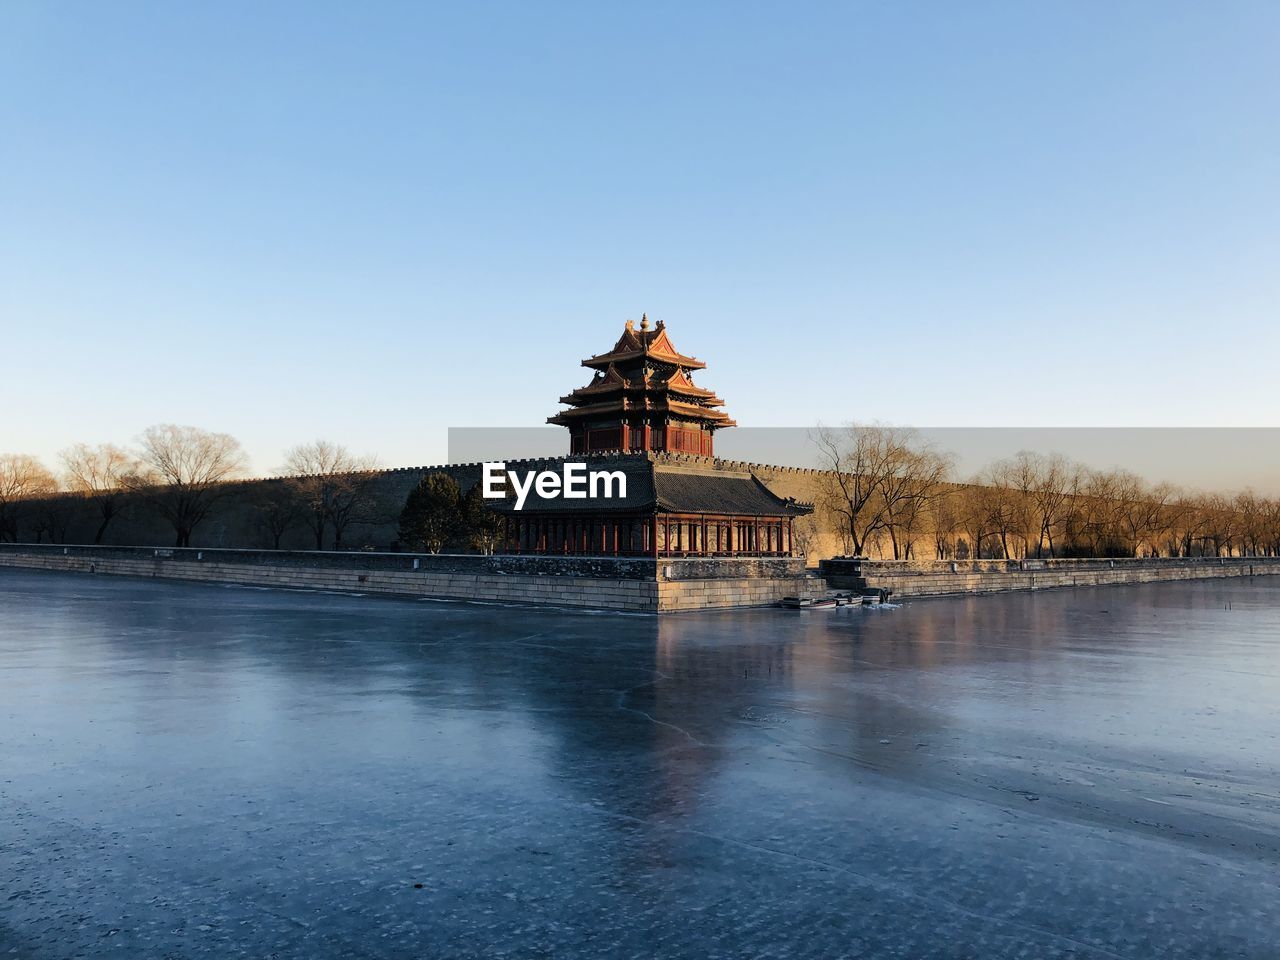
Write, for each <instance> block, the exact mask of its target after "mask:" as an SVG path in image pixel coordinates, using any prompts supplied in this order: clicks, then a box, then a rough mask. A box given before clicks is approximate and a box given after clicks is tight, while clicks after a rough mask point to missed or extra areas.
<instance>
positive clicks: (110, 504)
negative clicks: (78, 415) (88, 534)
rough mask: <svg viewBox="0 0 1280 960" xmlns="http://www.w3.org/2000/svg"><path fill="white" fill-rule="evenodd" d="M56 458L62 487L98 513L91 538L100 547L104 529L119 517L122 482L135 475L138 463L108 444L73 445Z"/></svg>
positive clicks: (121, 501) (124, 452)
mask: <svg viewBox="0 0 1280 960" xmlns="http://www.w3.org/2000/svg"><path fill="white" fill-rule="evenodd" d="M59 456H60V458H61V460H62V475H63V484H64V485H65V486H66V488H67V489H68V490H69V491H71V492H72V493H78V494H80V495H81V496H83V497H84V498H85V499H86V500H88V501H89V502H91V503H92V504H93V505H94V506H95V507H96V508H97V510H98V529H97V531H96V532H95V533H94V535H93V542H94V543H101V542H102V538H103V537H104V536H105V535H106V532H107V527H108V526H110V524H111V521H112V520H114V519H115V518H116V516H117V515H118V514H119V513H120V508H121V505H122V504H123V501H124V496H125V492H126V491H125V487H126V480H127V479H128V478H129V477H131V476H133V475H135V474H136V473H137V472H138V470H139V464H138V461H137V460H136V459H135V458H134V457H133V456H131V455H130V454H129V453H128V451H126V450H122V449H120V448H119V447H117V446H114V445H112V444H109V443H104V444H100V445H99V446H96V447H90V446H89V445H88V444H84V443H77V444H76V445H75V446H74V447H69V448H68V449H66V450H63V451H62V453H61V454H60V455H59Z"/></svg>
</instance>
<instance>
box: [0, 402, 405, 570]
mask: <svg viewBox="0 0 1280 960" xmlns="http://www.w3.org/2000/svg"><path fill="white" fill-rule="evenodd" d="M59 460H60V466H61V471H60V472H59V473H57V474H55V473H54V472H53V471H52V470H50V469H48V468H47V467H46V466H45V465H44V464H42V463H41V462H40V461H39V460H37V459H36V458H35V457H31V456H28V455H26V454H3V455H0V541H8V542H16V541H17V540H18V537H19V533H20V532H21V533H23V534H24V535H26V536H27V537H28V538H29V539H33V540H35V541H36V542H42V541H44V540H48V541H50V542H62V541H63V540H64V538H65V533H66V528H67V524H68V521H69V515H70V512H71V510H72V509H73V508H74V507H75V506H76V505H77V501H79V504H80V506H82V507H88V508H89V509H91V510H92V512H93V516H94V528H95V532H94V535H93V542H94V543H102V542H103V541H104V540H105V539H106V537H107V535H108V532H109V530H110V528H111V526H112V524H113V523H115V522H117V521H118V520H119V519H120V517H121V516H122V515H123V514H124V513H125V512H126V511H127V510H138V509H145V510H148V511H150V512H152V513H153V514H154V515H156V516H158V517H160V518H163V520H164V521H165V522H166V524H167V525H168V526H169V527H171V528H172V530H173V536H174V544H175V545H176V546H179V547H187V546H190V545H191V541H192V536H193V535H194V534H195V532H196V530H197V529H198V528H199V527H201V526H202V525H203V524H205V523H206V521H207V520H208V519H209V517H210V516H211V515H212V514H213V512H214V511H215V510H216V509H217V508H218V507H219V506H220V505H221V504H222V502H223V501H225V500H226V499H227V498H228V497H230V496H232V495H234V494H235V493H236V491H237V489H240V488H238V486H237V485H236V484H235V482H234V481H237V480H241V479H243V478H244V477H245V475H246V470H247V464H248V460H247V457H246V456H245V454H244V450H243V449H242V447H241V445H240V443H239V441H238V440H236V439H235V438H234V437H232V436H230V435H228V434H225V433H216V432H212V431H208V430H202V429H200V428H198V427H186V426H176V425H174V424H159V425H157V426H153V427H150V428H149V429H147V430H146V431H144V432H143V433H142V435H141V436H140V437H139V438H138V441H137V443H136V445H135V446H134V447H132V448H130V449H125V448H122V447H119V446H115V445H113V444H100V445H97V446H90V445H88V444H83V443H81V444H76V445H75V446H72V447H69V448H68V449H66V450H64V451H62V453H61V454H60V455H59ZM280 473H281V474H282V476H281V477H280V482H278V483H271V484H262V485H259V486H257V487H255V488H254V492H253V494H252V495H251V503H250V505H249V506H250V509H251V511H252V513H253V523H254V526H255V528H256V529H257V530H258V531H259V532H260V534H261V535H262V538H263V539H264V540H265V541H266V542H267V543H268V544H269V545H270V546H272V547H273V548H275V549H279V547H280V543H281V540H282V539H283V538H284V536H285V535H286V534H287V533H289V532H290V531H292V530H295V529H299V528H305V529H306V530H307V531H308V532H309V534H310V536H311V537H312V538H313V542H314V545H315V549H317V550H322V549H325V548H326V545H328V546H329V547H331V548H332V549H335V550H341V549H343V547H344V540H343V537H344V534H345V533H346V532H347V530H348V529H349V528H350V527H351V525H352V524H353V523H358V522H375V521H377V520H379V519H385V518H379V517H377V516H375V514H376V512H377V511H379V510H383V511H384V512H385V508H383V507H382V506H381V505H380V504H379V503H378V502H377V501H376V498H375V497H374V495H373V491H372V480H373V479H374V478H375V477H376V476H377V463H376V461H375V460H374V459H373V458H372V457H358V456H355V455H353V454H351V453H350V452H349V451H348V450H347V449H346V448H345V447H343V446H341V445H339V444H336V443H331V442H329V441H326V440H317V441H314V442H313V443H307V444H302V445H300V446H297V447H294V448H292V449H291V450H289V451H288V452H287V453H286V455H285V462H284V464H283V466H282V467H281V469H280ZM59 493H62V494H67V495H65V496H57V494H59Z"/></svg>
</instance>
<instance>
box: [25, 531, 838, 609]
mask: <svg viewBox="0 0 1280 960" xmlns="http://www.w3.org/2000/svg"><path fill="white" fill-rule="evenodd" d="M0 567H22V568H27V569H36V570H56V571H67V572H74V573H85V574H115V575H120V576H131V577H161V578H166V579H174V580H192V581H204V582H209V583H232V584H243V585H246V586H267V587H282V588H287V589H296V590H324V591H334V592H340V593H358V594H385V595H390V596H401V597H417V598H431V599H440V600H472V601H482V602H490V603H527V604H535V605H540V606H556V607H583V608H595V609H605V610H626V611H634V612H649V613H660V612H668V611H677V610H701V609H706V608H714V607H744V606H761V605H764V604H770V603H773V602H775V601H777V600H778V599H779V598H781V597H783V596H787V595H790V594H798V593H802V594H808V595H813V594H817V593H821V592H822V591H823V590H824V589H825V584H824V583H823V581H821V580H817V579H815V578H814V577H812V576H808V575H807V574H806V573H805V569H804V561H803V560H792V559H787V558H764V557H762V558H726V559H723V560H718V559H688V560H682V559H656V558H653V557H554V556H490V557H486V556H476V555H447V554H441V555H431V554H407V553H366V552H351V553H332V552H312V551H294V550H210V549H195V548H191V549H179V548H152V547H93V546H61V545H56V544H55V545H50V544H3V545H0Z"/></svg>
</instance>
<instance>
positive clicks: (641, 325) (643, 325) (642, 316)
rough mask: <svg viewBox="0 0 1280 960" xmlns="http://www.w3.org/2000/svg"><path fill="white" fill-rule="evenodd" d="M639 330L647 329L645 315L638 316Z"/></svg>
mask: <svg viewBox="0 0 1280 960" xmlns="http://www.w3.org/2000/svg"><path fill="white" fill-rule="evenodd" d="M640 329H641V330H648V329H649V315H648V314H647V313H642V314H640Z"/></svg>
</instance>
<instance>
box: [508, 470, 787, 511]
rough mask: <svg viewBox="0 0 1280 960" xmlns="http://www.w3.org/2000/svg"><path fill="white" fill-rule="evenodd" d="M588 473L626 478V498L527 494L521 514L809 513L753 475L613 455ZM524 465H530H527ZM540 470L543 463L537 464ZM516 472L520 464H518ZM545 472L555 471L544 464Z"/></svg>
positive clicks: (512, 505) (512, 506) (512, 504)
mask: <svg viewBox="0 0 1280 960" xmlns="http://www.w3.org/2000/svg"><path fill="white" fill-rule="evenodd" d="M585 462H586V463H587V469H588V471H591V470H610V471H613V470H618V471H621V472H622V473H623V475H624V476H625V477H626V479H627V495H626V496H625V497H613V498H607V499H606V498H604V497H598V498H594V499H592V498H588V499H586V500H576V499H575V500H566V499H564V498H563V497H551V498H544V497H540V496H538V494H537V492H536V491H535V490H531V491H530V492H529V496H528V498H527V499H526V500H525V504H524V509H523V510H521V511H520V512H521V513H556V514H569V513H578V514H585V513H622V512H625V513H650V512H653V511H655V510H656V511H657V512H659V513H693V514H725V515H731V516H751V517H796V516H803V515H804V514H807V513H810V512H812V507H810V506H809V505H807V504H802V503H796V502H795V501H793V500H785V499H783V498H781V497H779V496H777V495H775V494H774V493H772V492H771V491H770V490H769V488H768V487H766V486H765V485H764V484H763V483H761V482H760V481H759V480H757V479H756V478H755V477H754V476H752V475H750V474H745V473H730V472H722V471H714V470H684V469H680V468H679V467H672V466H670V465H661V466H659V465H655V464H654V463H653V462H652V461H651V460H650V459H648V458H647V457H625V456H624V457H618V458H616V459H612V458H611V459H610V460H608V461H606V462H598V461H597V462H593V461H592V460H591V459H589V458H588V459H586V461H585ZM529 466H533V465H532V464H530V465H529ZM539 466H544V465H539ZM520 467H521V468H522V469H524V468H525V465H523V464H522V465H520ZM545 467H546V468H550V469H555V470H558V469H559V464H553V463H547V464H545ZM494 509H496V510H500V511H502V512H504V513H514V512H515V500H514V499H513V498H509V499H507V500H505V501H503V502H501V503H495V504H494Z"/></svg>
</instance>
